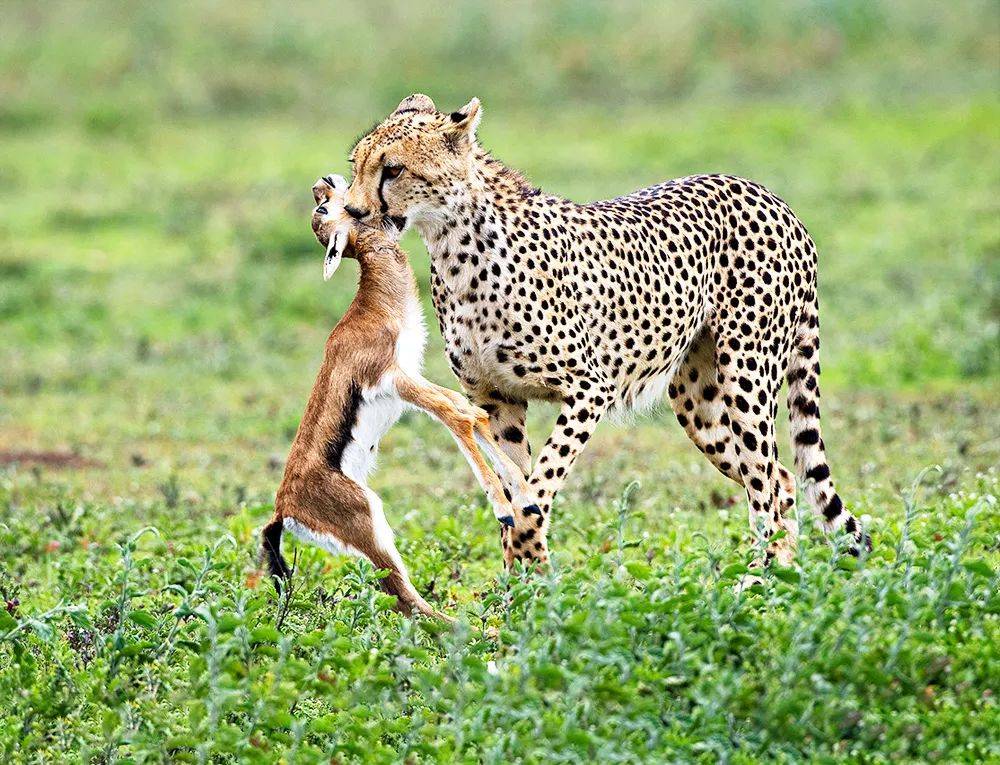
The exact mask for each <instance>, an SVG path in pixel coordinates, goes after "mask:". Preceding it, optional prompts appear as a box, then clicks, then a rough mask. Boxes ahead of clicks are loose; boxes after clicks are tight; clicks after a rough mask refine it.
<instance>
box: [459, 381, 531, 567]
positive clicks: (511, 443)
mask: <svg viewBox="0 0 1000 765" xmlns="http://www.w3.org/2000/svg"><path fill="white" fill-rule="evenodd" d="M466 389H467V390H468V392H469V398H470V399H471V401H472V403H473V404H475V405H476V406H478V407H479V408H481V409H483V410H485V411H486V412H487V414H489V416H490V431H491V432H492V434H493V440H494V441H495V444H494V443H484V442H483V440H480V441H479V444H480V447H481V448H483V451H485V452H486V456H487V457H488V458H489V459H490V461H491V462H493V464H494V466H496V465H497V464H498V460H497V459H496V458H495V455H494V454H491V451H494V450H499V451H502V452H503V453H504V454H505V455H506V456H507V457H508V458H509V459H510V460H512V461H513V463H514V464H515V465H516V466H517V468H518V470H520V473H521V475H520V476H507V475H505V474H504V473H503V471H501V470H498V471H497V472H498V473H500V478H501V480H503V482H504V484H505V488H506V489H507V492H508V494H509V495H510V499H511V500H512V502H513V506H514V528H515V529H517V528H520V529H522V530H524V529H526V528H527V527H528V525H529V524H530V523H533V522H534V518H533V517H528V516H526V515H525V513H524V508H525V507H527V506H529V505H531V504H532V501H531V500H530V499H529V498H528V486H527V483H526V481H525V479H527V478H528V476H529V475H530V474H531V444H530V443H529V442H528V431H527V429H526V424H525V423H526V419H527V415H528V402H527V401H524V400H522V399H511V398H508V397H507V396H505V395H503V394H502V393H500V392H498V391H495V390H489V389H479V388H475V387H473V386H468V385H467V386H466ZM518 500H520V501H518ZM511 531H512V529H511V528H510V527H509V526H506V525H504V526H501V528H500V544H501V546H502V547H503V550H504V560H505V562H506V564H507V565H508V566H509V565H510V562H511V561H512V560H513V556H512V554H511V553H509V552H508V551H509V550H510V549H511V548H512V544H513V538H512V534H511Z"/></svg>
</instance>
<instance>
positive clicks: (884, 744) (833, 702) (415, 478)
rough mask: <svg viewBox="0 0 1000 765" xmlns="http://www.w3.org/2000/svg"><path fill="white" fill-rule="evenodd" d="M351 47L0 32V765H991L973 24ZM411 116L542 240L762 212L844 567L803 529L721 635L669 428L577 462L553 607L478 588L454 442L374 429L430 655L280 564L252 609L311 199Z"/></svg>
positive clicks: (383, 29) (999, 229)
mask: <svg viewBox="0 0 1000 765" xmlns="http://www.w3.org/2000/svg"><path fill="white" fill-rule="evenodd" d="M345 5H347V4H344V3H337V4H329V5H328V6H319V5H317V4H308V5H306V4H301V5H295V6H294V7H291V8H289V7H288V6H287V5H286V4H278V3H275V4H260V5H253V4H245V3H244V4H239V3H234V2H216V3H212V4H206V5H205V7H203V8H200V7H196V6H194V5H191V4H179V3H177V4H175V3H163V4H121V3H113V4H112V3H69V2H53V3H46V4H44V5H38V4H35V3H27V2H24V3H21V2H16V3H9V4H8V6H9V7H6V8H5V10H4V29H3V32H2V33H0V599H2V601H0V605H3V604H4V602H5V604H6V608H0V698H2V699H3V710H2V712H0V760H3V761H4V762H7V761H10V762H38V763H41V762H52V761H72V762H76V761H81V760H82V761H87V762H95V763H103V762H175V761H176V762H184V761H192V762H199V761H200V762H206V761H211V762H235V761H240V762H242V761H260V762H272V761H278V760H282V759H283V760H284V761H286V762H289V763H305V762H327V761H330V760H331V758H332V760H333V761H335V762H336V761H342V762H354V761H359V762H369V761H371V762H396V761H401V760H402V761H407V762H453V761H462V762H465V761H468V762H477V761H483V762H498V763H499V762H511V761H524V762H539V763H541V762H661V761H681V762H689V761H699V762H711V763H714V762H720V761H721V762H733V763H751V762H774V761H778V762H800V761H809V762H812V761H820V762H857V761H862V762H926V761H939V762H962V761H968V762H984V761H996V760H997V759H998V758H1000V747H998V745H997V743H996V735H995V731H996V730H998V729H1000V710H998V707H997V700H996V694H997V692H998V688H997V677H1000V648H998V646H1000V619H998V612H1000V596H998V592H1000V576H998V571H1000V521H998V518H1000V513H998V510H997V505H996V496H997V495H998V493H1000V474H998V472H997V468H996V465H997V463H998V461H1000V460H998V457H1000V415H998V414H997V409H996V403H997V401H998V398H1000V386H998V384H997V379H998V373H1000V338H998V327H1000V287H998V285H1000V265H998V264H1000V258H998V249H1000V226H998V223H997V221H998V209H997V198H998V190H1000V162H998V156H1000V155H998V152H1000V129H998V124H1000V104H998V100H997V96H996V93H997V92H998V91H997V87H998V85H1000V82H998V74H997V65H996V61H997V59H998V51H1000V21H998V15H997V10H996V7H995V5H994V4H991V3H985V2H983V3H980V2H960V3H958V4H957V5H956V4H952V5H953V7H951V8H949V10H948V12H947V13H945V12H943V11H941V10H940V9H939V4H936V3H930V2H924V1H923V0H917V2H902V0H900V1H899V2H893V1H889V0H884V1H883V2H853V1H852V0H840V1H838V2H818V1H817V2H809V1H807V0H795V1H793V0H788V1H786V2H780V3H776V4H769V5H768V6H766V7H765V6H762V5H751V4H746V3H742V2H728V1H720V2H711V3H699V4H681V3H664V4H653V3H642V4H640V3H598V2H579V1H578V2H572V3H570V2H566V3H546V4H530V5H529V4H527V3H524V4H522V3H514V4H494V3H488V2H469V3H466V4H464V7H462V8H461V9H460V10H459V9H455V7H454V4H452V3H430V4H424V3H420V4H416V3H403V2H374V3H370V4H367V5H365V6H362V5H360V4H359V5H357V6H356V7H344V6H345ZM369 6H370V7H369ZM414 90H421V91H425V92H427V93H429V94H431V95H432V96H433V97H434V98H435V99H436V100H437V102H438V103H439V105H441V106H442V107H446V106H451V105H455V106H457V105H460V104H462V103H464V102H465V101H467V100H468V98H469V97H470V96H472V95H478V96H480V97H481V98H482V99H483V102H484V107H485V110H486V111H485V116H484V118H483V124H482V127H481V130H480V133H481V138H482V140H483V141H484V143H485V144H486V145H488V146H490V147H491V148H492V149H493V150H494V151H495V152H496V153H497V155H498V156H500V157H501V158H502V159H504V160H505V161H507V162H509V163H510V164H512V165H514V166H516V167H518V168H520V169H522V170H524V171H525V172H526V173H527V174H528V175H529V177H531V178H532V179H533V180H534V181H536V182H537V183H539V184H541V185H542V186H543V187H545V188H546V189H548V190H551V191H553V192H557V193H563V194H565V195H567V196H570V197H572V198H575V199H587V198H596V197H600V196H608V195H613V194H617V193H622V192H626V191H628V190H630V189H632V188H636V187H638V186H641V185H645V184H648V183H652V182H655V181H658V180H662V179H664V178H668V177H673V176H678V175H684V174H688V173H692V172H700V171H726V172H732V173H736V174H740V175H745V176H748V177H752V178H754V179H756V180H759V181H761V182H763V183H765V184H766V185H768V186H769V187H770V188H771V189H773V190H774V191H775V192H776V193H777V194H779V195H780V196H782V197H783V198H784V199H786V200H787V201H788V202H789V203H790V204H791V205H792V207H793V208H794V209H795V210H796V211H797V212H798V213H799V215H800V216H801V217H802V218H803V220H804V221H805V222H806V224H807V225H808V226H809V228H810V230H811V232H812V233H813V235H814V237H815V238H816V240H817V243H818V245H819V249H820V254H821V301H822V316H823V364H824V373H823V381H824V399H823V401H824V407H823V411H824V420H823V425H824V436H825V438H826V441H827V447H828V453H829V456H830V459H831V465H832V467H833V470H834V475H835V477H836V478H837V480H838V489H839V490H840V492H841V494H842V495H843V496H844V497H845V500H846V501H848V502H849V503H850V504H851V506H852V507H853V508H854V509H855V510H856V511H857V512H859V513H860V514H862V515H866V516H869V517H870V520H869V526H870V530H871V533H872V536H873V538H874V541H875V549H874V551H873V552H872V554H871V556H870V557H869V558H868V559H866V560H862V561H860V562H855V561H854V560H853V559H849V558H845V557H844V556H843V555H841V554H840V553H839V552H838V551H837V549H836V547H835V546H831V545H830V544H828V543H827V542H826V541H825V540H824V539H823V537H822V535H821V534H820V533H819V532H818V530H816V529H812V528H810V524H809V522H808V521H809V518H808V513H807V510H806V508H805V506H804V505H803V506H802V507H801V509H800V512H801V513H802V520H803V524H804V525H805V526H806V531H805V533H804V535H803V537H804V538H803V542H802V548H801V551H800V558H799V561H798V565H797V566H796V568H795V569H792V570H780V569H779V570H774V571H770V572H768V574H767V576H766V578H765V581H764V584H763V585H760V586H756V587H754V588H752V589H751V590H749V591H747V592H744V593H742V594H739V595H737V594H736V593H735V592H734V590H733V583H734V582H735V580H736V579H737V578H738V577H739V576H740V574H741V573H742V572H743V571H744V566H745V564H746V562H747V560H748V559H749V556H750V555H751V554H752V552H753V551H752V550H750V549H749V548H748V546H747V542H746V540H745V536H746V533H745V531H746V511H745V509H744V505H743V499H742V497H741V496H740V493H739V491H738V490H737V487H735V485H733V484H730V483H727V482H726V481H725V480H724V479H723V478H721V477H720V476H718V475H717V474H715V473H714V471H713V469H712V468H711V466H710V465H708V463H707V462H706V461H705V460H704V459H703V458H702V457H701V456H700V455H699V454H698V453H697V452H696V450H695V449H694V447H692V446H691V445H690V444H689V443H688V442H687V441H686V439H685V437H684V435H683V433H682V432H681V430H680V428H679V427H677V426H676V424H675V423H674V422H673V416H672V415H671V414H670V413H669V412H659V413H656V414H654V415H651V416H649V417H645V418H642V419H641V420H639V421H638V422H636V423H634V424H631V425H629V426H628V427H625V426H615V425H612V424H610V423H609V424H607V425H604V426H602V429H601V430H600V431H599V433H598V435H597V436H596V437H595V439H594V440H593V442H592V445H591V446H590V447H588V451H587V452H586V453H585V455H584V456H583V457H582V458H581V461H580V463H579V467H578V468H577V471H576V473H575V474H574V476H573V479H572V481H571V483H570V486H569V487H568V488H567V490H566V491H565V493H564V494H562V495H561V496H560V497H559V498H558V500H557V503H556V509H555V514H556V515H555V524H554V531H553V534H552V537H551V542H552V545H553V549H554V550H556V552H557V554H556V557H555V566H554V570H553V571H551V572H548V573H545V574H541V575H534V576H523V575H520V574H517V575H510V576H508V575H505V574H503V573H502V571H501V566H500V555H499V546H498V543H497V532H496V528H495V525H496V524H495V521H494V520H493V519H492V515H491V513H490V511H489V509H488V507H487V506H486V503H485V502H484V500H483V498H482V497H481V496H480V494H479V492H478V490H477V487H476V485H475V483H474V481H473V479H472V477H471V476H470V475H469V474H468V471H467V468H466V466H465V463H464V461H463V460H462V458H461V456H460V455H459V454H458V453H457V451H456V450H455V449H454V446H453V444H452V442H451V440H450V438H449V437H448V435H447V433H445V432H444V430H443V429H441V428H440V427H439V426H437V425H436V424H435V423H433V422H431V421H430V420H428V419H427V418H422V417H420V416H417V415H407V416H406V417H405V418H404V420H403V421H402V422H401V423H400V424H399V425H398V426H397V427H396V428H395V429H394V430H393V431H392V432H391V433H390V434H389V435H388V437H387V438H386V439H385V441H384V443H383V450H382V458H381V467H380V469H379V471H378V473H377V474H376V475H375V476H374V479H373V485H374V487H375V488H376V490H377V491H378V492H379V493H380V494H381V495H382V496H383V498H384V500H385V504H386V508H387V513H388V515H389V519H390V522H391V523H392V525H393V527H394V528H395V530H396V532H397V536H398V538H399V545H400V549H401V551H402V553H403V555H404V558H405V559H406V561H407V563H408V565H409V567H410V570H411V574H412V577H413V579H414V582H415V584H416V586H417V587H418V588H419V589H420V590H421V592H422V593H424V594H425V596H426V597H427V598H428V600H429V601H431V602H432V603H434V604H435V605H437V606H439V607H440V608H442V609H443V610H445V611H447V612H449V613H451V614H453V615H455V616H456V617H458V619H459V623H458V624H457V625H456V626H455V627H454V628H450V627H444V626H442V625H438V624H436V623H429V622H427V621H423V620H407V619H404V618H402V617H400V616H399V615H398V614H396V613H395V612H393V611H392V610H391V608H390V603H388V602H387V599H386V598H385V597H384V596H382V595H380V594H378V591H377V589H376V588H375V587H374V585H373V581H374V577H375V572H373V571H372V570H371V569H370V567H366V566H364V565H361V564H359V563H357V562H354V561H346V560H340V559H336V558H332V557H330V556H328V555H326V554H324V553H322V552H320V551H318V550H315V549H313V548H308V547H303V546H299V547H297V548H295V549H296V551H297V570H296V577H295V580H294V588H293V591H292V593H291V596H290V597H289V598H286V599H278V598H276V597H275V595H274V593H273V590H272V589H271V588H270V586H269V585H268V584H267V583H266V582H258V581H257V579H256V576H255V571H254V568H255V567H254V562H255V561H254V559H255V555H256V545H257V542H256V538H255V534H256V530H257V529H258V528H259V527H260V525H261V524H262V522H263V521H264V520H265V519H266V518H267V517H268V516H269V514H270V503H271V502H272V500H273V494H274V490H275V488H276V487H277V484H278V481H279V480H280V475H281V465H282V463H283V460H284V455H285V452H286V450H287V448H288V445H289V443H290V440H291V437H292V435H293V433H294V430H295V428H296V426H297V424H298V417H299V415H300V414H301V411H302V408H303V406H304V403H305V399H306V396H307V394H308V391H309V389H310V387H311V385H312V381H313V375H314V373H315V370H316V368H317V366H318V363H319V358H320V354H321V348H322V342H323V339H324V337H325V335H326V334H327V332H328V331H329V329H330V327H332V325H333V323H334V322H335V321H336V319H337V317H338V316H339V315H340V313H341V312H342V311H343V310H344V308H345V307H346V305H347V304H348V302H349V301H350V299H351V296H352V294H353V288H354V282H353V274H352V270H351V269H352V265H353V264H348V265H345V266H343V267H342V270H341V271H340V272H338V274H337V277H336V279H335V280H334V283H331V284H323V283H322V280H321V278H320V274H321V268H322V266H321V262H322V253H321V252H320V250H319V248H318V246H317V245H316V244H315V242H314V240H313V238H312V235H311V232H310V231H309V225H308V215H309V211H310V208H311V204H312V202H311V196H310V194H309V189H310V187H311V185H312V182H313V181H314V179H315V178H316V177H317V176H318V175H320V174H322V173H325V172H329V171H334V170H340V171H343V170H344V169H345V164H346V163H345V154H346V150H347V147H348V146H349V145H350V142H351V139H352V137H353V136H354V135H355V134H356V133H357V132H358V131H359V130H360V129H362V128H364V127H365V126H367V124H369V123H370V122H371V121H373V120H374V119H376V118H377V117H379V116H380V115H381V114H383V113H384V112H385V111H386V110H387V109H389V108H391V107H392V106H393V105H395V103H396V102H397V101H398V100H399V99H400V98H401V97H402V96H404V95H406V94H407V93H409V92H411V91H414ZM404 244H405V246H406V247H407V248H408V250H409V251H410V252H411V253H412V258H413V262H414V265H415V267H416V268H417V271H418V275H419V276H420V278H421V281H422V288H423V292H424V295H425V296H426V295H427V292H428V290H427V283H426V280H427V270H428V269H427V256H426V253H425V251H424V249H423V247H422V245H421V244H420V242H419V241H418V240H417V239H416V237H413V236H409V237H408V238H407V239H406V241H405V243H404ZM427 312H428V317H429V319H430V321H429V324H430V326H431V331H432V342H431V346H430V349H429V351H428V361H427V372H428V376H429V377H431V378H432V379H435V380H437V381H439V382H442V383H447V384H450V385H454V384H455V383H454V380H453V378H452V377H451V376H450V375H449V374H448V372H447V366H446V363H445V361H444V358H443V354H442V353H441V343H440V338H439V337H437V335H436V327H435V325H434V322H433V319H432V318H431V309H430V305H429V302H428V304H427ZM532 413H533V417H532V423H531V428H532V438H533V441H534V442H535V443H540V441H541V439H543V438H544V437H545V433H546V428H547V427H548V426H549V424H550V422H551V417H552V411H551V410H550V409H548V408H547V407H543V406H537V407H533V409H532ZM930 466H939V468H938V469H934V470H929V471H927V472H923V471H924V469H925V468H928V467H930ZM921 474H922V479H921V480H920V481H919V482H918V480H917V477H918V475H921ZM918 484H919V485H918Z"/></svg>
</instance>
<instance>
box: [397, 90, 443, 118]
mask: <svg viewBox="0 0 1000 765" xmlns="http://www.w3.org/2000/svg"><path fill="white" fill-rule="evenodd" d="M436 111H437V107H436V106H434V102H433V101H431V98H430V96H425V95H424V94H423V93H414V94H413V95H410V96H407V97H406V98H404V99H403V100H402V101H400V102H399V106H397V107H396V111H394V112H393V114H403V113H404V112H436Z"/></svg>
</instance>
